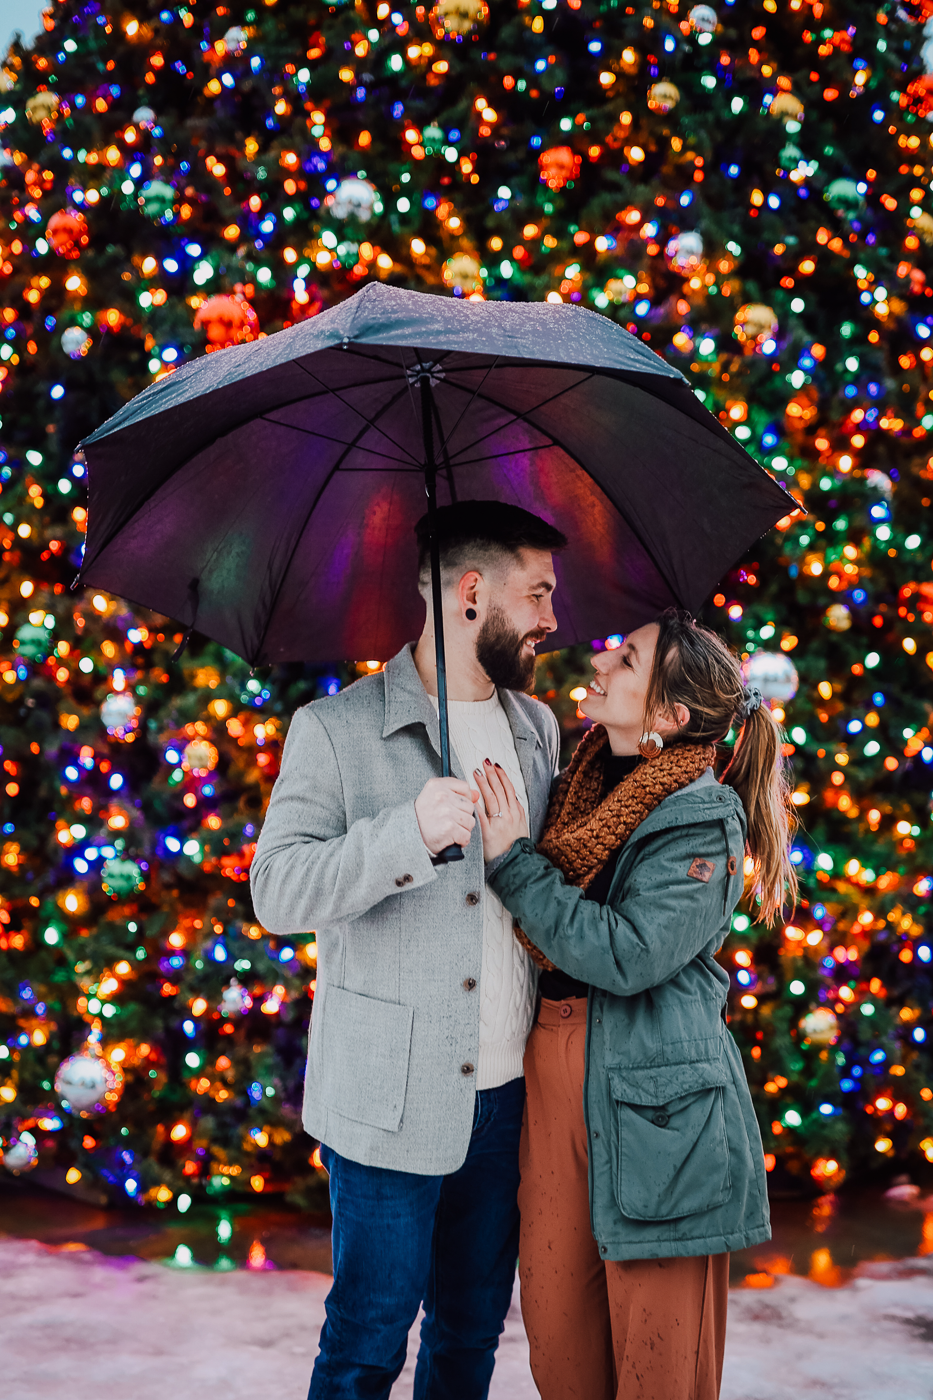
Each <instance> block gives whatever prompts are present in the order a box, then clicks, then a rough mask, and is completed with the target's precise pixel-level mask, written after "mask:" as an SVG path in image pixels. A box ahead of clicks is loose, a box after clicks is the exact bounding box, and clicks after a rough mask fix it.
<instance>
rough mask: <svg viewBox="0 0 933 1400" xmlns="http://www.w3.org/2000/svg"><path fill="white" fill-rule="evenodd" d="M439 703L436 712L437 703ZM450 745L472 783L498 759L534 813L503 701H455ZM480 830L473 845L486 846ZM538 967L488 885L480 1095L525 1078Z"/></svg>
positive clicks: (481, 990)
mask: <svg viewBox="0 0 933 1400" xmlns="http://www.w3.org/2000/svg"><path fill="white" fill-rule="evenodd" d="M431 698H432V699H433V700H434V704H435V707H436V706H437V700H436V698H435V697H433V696H432V697H431ZM448 711H449V715H450V742H451V747H452V748H453V750H454V752H455V753H456V755H457V758H458V760H459V763H460V767H461V769H462V770H463V773H464V776H465V777H466V779H467V781H468V782H472V781H473V776H472V775H473V770H474V768H480V769H481V768H482V766H483V760H484V759H486V758H490V759H492V761H493V763H498V764H501V766H502V767H503V768H504V769H505V771H506V773H507V774H508V776H509V778H510V779H511V781H512V784H513V786H514V788H515V791H516V793H517V795H518V800H519V802H520V803H521V804H522V806H523V807H524V808H525V811H526V812H527V810H528V797H527V794H526V792H525V782H524V779H523V778H522V770H521V768H520V767H519V763H518V756H517V754H516V752H515V740H514V739H513V737H512V728H511V725H510V724H509V721H508V716H507V715H506V713H505V710H504V709H503V708H502V705H501V704H500V701H499V697H498V695H493V696H492V698H491V699H490V700H475V701H471V700H451V701H449V702H448ZM481 839H482V838H481V835H480V831H479V826H478V825H477V826H476V828H475V829H474V832H473V840H474V841H479V840H481ZM535 987H536V977H535V969H534V964H533V963H532V961H531V959H530V958H529V956H528V954H527V953H526V952H525V950H524V948H522V947H521V945H520V944H519V942H518V940H517V939H516V938H515V936H514V934H513V933H512V915H511V914H510V913H509V912H508V910H506V909H505V908H504V907H503V905H502V903H501V902H500V900H499V899H498V898H497V896H496V895H495V894H494V893H493V892H492V890H491V889H490V888H489V886H488V885H486V886H484V889H483V970H482V974H481V979H480V985H479V996H480V1025H479V1057H478V1061H477V1065H476V1087H477V1089H495V1088H497V1087H498V1086H499V1085H500V1084H507V1083H508V1082H509V1080H510V1079H517V1078H518V1077H519V1075H520V1074H521V1073H522V1058H523V1056H524V1053H525V1042H526V1040H527V1039H528V1033H529V1031H530V1030H531V1022H532V1018H533V1016H534V996H535Z"/></svg>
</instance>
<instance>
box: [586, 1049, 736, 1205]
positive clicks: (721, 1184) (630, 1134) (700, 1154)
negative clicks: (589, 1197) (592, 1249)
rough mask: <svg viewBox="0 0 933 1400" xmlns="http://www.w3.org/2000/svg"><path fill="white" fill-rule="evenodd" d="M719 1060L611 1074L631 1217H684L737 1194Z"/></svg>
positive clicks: (623, 1198) (621, 1178) (621, 1185)
mask: <svg viewBox="0 0 933 1400" xmlns="http://www.w3.org/2000/svg"><path fill="white" fill-rule="evenodd" d="M728 1082H729V1077H728V1071H727V1068H726V1066H725V1065H724V1064H722V1063H721V1062H720V1061H698V1062H695V1063H692V1064H679V1065H656V1066H652V1067H645V1066H642V1067H639V1068H637V1069H632V1068H629V1067H622V1066H617V1067H614V1068H611V1069H610V1070H609V1084H610V1088H611V1090H612V1096H613V1098H614V1100H615V1114H614V1118H615V1123H614V1127H615V1132H616V1143H615V1149H616V1197H617V1200H618V1202H619V1208H620V1210H621V1211H622V1214H623V1215H625V1216H628V1218H629V1219H630V1220H682V1219H683V1218H684V1217H685V1216H691V1215H699V1214H702V1212H704V1211H708V1210H713V1209H714V1208H715V1207H716V1206H720V1205H722V1203H723V1202H724V1201H726V1200H728V1198H729V1195H730V1193H731V1190H732V1181H731V1174H730V1169H729V1147H728V1143H727V1141H726V1126H725V1117H724V1114H723V1102H722V1097H723V1089H724V1088H725V1086H726V1085H727V1083H728Z"/></svg>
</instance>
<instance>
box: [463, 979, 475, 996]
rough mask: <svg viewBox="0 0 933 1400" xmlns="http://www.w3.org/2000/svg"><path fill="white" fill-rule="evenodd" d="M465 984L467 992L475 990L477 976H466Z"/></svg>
mask: <svg viewBox="0 0 933 1400" xmlns="http://www.w3.org/2000/svg"><path fill="white" fill-rule="evenodd" d="M463 986H464V990H465V991H467V992H475V991H476V978H475V977H465V978H464V979H463Z"/></svg>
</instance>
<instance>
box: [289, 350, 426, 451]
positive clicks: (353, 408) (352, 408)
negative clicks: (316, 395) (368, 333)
mask: <svg viewBox="0 0 933 1400" xmlns="http://www.w3.org/2000/svg"><path fill="white" fill-rule="evenodd" d="M362 358H364V359H369V358H370V356H368V355H367V356H363V357H362ZM292 363H293V364H295V365H297V366H298V368H299V369H300V370H301V371H302V373H303V374H306V375H307V376H308V378H309V379H313V380H314V382H315V384H318V385H320V387H321V390H322V392H323V393H324V394H327V395H330V394H332V395H333V396H334V398H335V399H337V401H338V402H339V403H342V404H343V406H344V408H348V409H350V411H351V412H352V413H359V412H360V410H359V409H358V408H357V407H356V406H355V404H351V403H348V402H347V400H346V399H345V398H344V397H343V395H342V394H341V393H340V392H339V390H337V389H331V388H330V386H329V385H326V384H324V383H323V382H322V381H321V380H320V379H319V378H318V376H317V375H316V374H314V373H312V371H311V370H309V369H308V367H307V365H304V364H302V363H301V361H300V360H293V361H292ZM384 382H385V381H384ZM355 387H356V388H359V387H360V386H359V385H356V386H355ZM367 387H369V386H367ZM408 390H409V393H410V392H411V385H409V386H408ZM400 397H401V395H400V394H396V395H395V396H394V397H393V398H391V399H390V400H389V402H388V403H386V404H383V406H382V408H381V409H380V410H379V412H378V413H377V414H376V416H375V417H374V418H372V419H366V420H364V421H365V422H366V426H367V427H370V428H374V427H375V426H376V424H377V422H378V419H379V418H380V417H381V416H382V414H383V413H386V412H388V410H389V409H390V408H392V407H394V405H395V404H396V403H398V400H399V398H400ZM360 417H362V414H360ZM379 431H380V433H381V434H382V436H383V437H384V438H386V440H387V441H388V442H391V444H392V446H393V447H396V448H398V450H399V452H405V454H406V456H407V457H408V458H409V460H410V461H411V462H412V463H413V464H414V465H417V463H416V460H415V458H414V457H413V456H412V455H411V453H410V452H406V450H405V448H404V447H403V446H402V444H401V443H400V442H396V441H395V439H394V438H393V437H392V436H391V435H390V434H389V433H387V432H386V430H385V428H380V429H379ZM358 441H359V439H358V438H356V439H354V442H353V444H352V445H353V446H356V443H357V442H358Z"/></svg>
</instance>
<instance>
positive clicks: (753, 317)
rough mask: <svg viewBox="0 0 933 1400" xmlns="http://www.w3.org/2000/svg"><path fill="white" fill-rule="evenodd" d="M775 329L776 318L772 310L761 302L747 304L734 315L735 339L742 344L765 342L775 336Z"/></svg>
mask: <svg viewBox="0 0 933 1400" xmlns="http://www.w3.org/2000/svg"><path fill="white" fill-rule="evenodd" d="M777 328H778V318H777V316H775V314H774V310H773V308H772V307H770V306H765V305H764V304H763V303H762V302H757V301H752V302H749V303H748V304H747V305H746V306H740V307H739V309H738V311H737V312H736V313H735V334H736V339H738V340H740V341H741V342H743V343H745V342H746V341H752V342H756V343H757V342H758V341H762V340H767V339H769V338H770V337H771V336H773V335H775V334H776V332H777Z"/></svg>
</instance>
